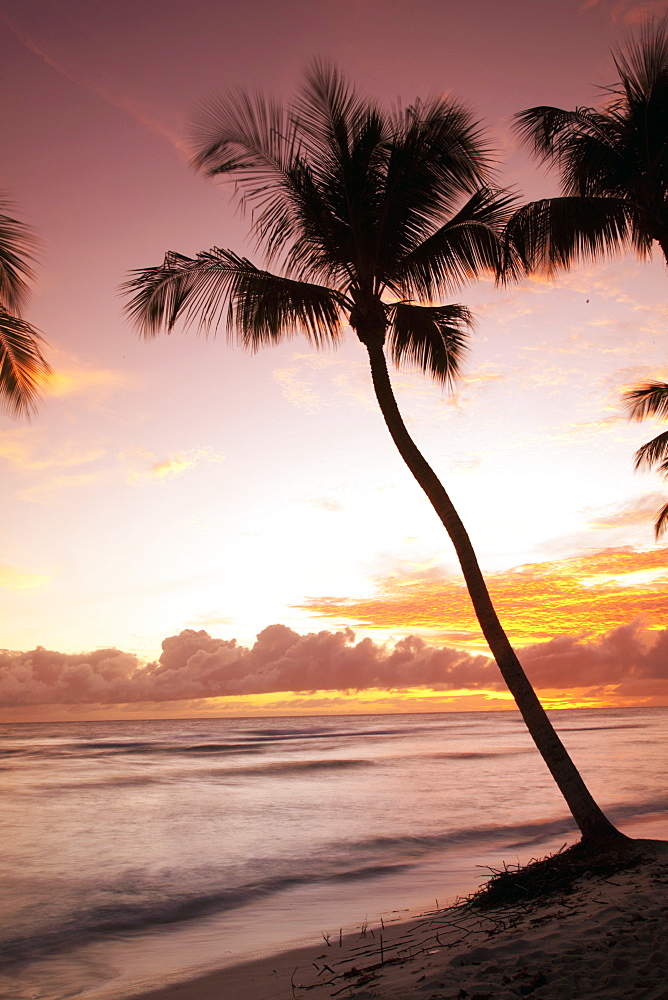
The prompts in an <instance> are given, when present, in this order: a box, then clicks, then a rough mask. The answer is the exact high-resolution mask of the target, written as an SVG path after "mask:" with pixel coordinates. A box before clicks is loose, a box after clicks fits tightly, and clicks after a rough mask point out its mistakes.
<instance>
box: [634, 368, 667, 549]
mask: <svg viewBox="0 0 668 1000" xmlns="http://www.w3.org/2000/svg"><path fill="white" fill-rule="evenodd" d="M625 398H626V403H627V406H628V412H629V416H630V418H631V419H632V420H644V419H645V417H650V416H656V417H668V384H667V383H666V382H646V383H645V384H644V385H639V386H636V388H635V389H630V390H629V392H627V393H626V396H625ZM643 466H647V467H648V468H650V469H651V468H657V469H658V470H659V472H663V473H664V474H665V475H666V476H667V477H668V431H663V433H662V434H657V436H656V437H655V438H652V440H651V441H648V442H647V444H644V445H642V447H640V448H639V449H638V451H637V452H636V453H635V467H636V469H640V468H642V467H643ZM666 530H668V503H667V504H665V506H663V507H662V508H661V510H660V511H659V513H658V514H657V518H656V521H655V522H654V532H655V534H656V537H657V538H659V537H660V536H661V535H662V534H663V533H664V531H666Z"/></svg>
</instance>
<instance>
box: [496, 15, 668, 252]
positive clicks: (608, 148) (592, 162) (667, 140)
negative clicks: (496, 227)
mask: <svg viewBox="0 0 668 1000" xmlns="http://www.w3.org/2000/svg"><path fill="white" fill-rule="evenodd" d="M613 59H614V62H615V67H616V69H617V72H618V74H619V81H618V83H616V84H614V85H612V86H610V87H607V88H605V90H606V91H607V93H608V94H609V95H610V96H609V100H608V101H607V103H606V104H605V105H604V106H603V107H602V108H586V107H582V108H575V110H573V111H565V110H563V109H562V108H554V107H535V108H529V109H527V110H526V111H521V112H519V114H517V115H516V116H515V117H516V119H517V129H518V131H519V133H520V135H521V136H522V138H523V139H524V141H525V142H526V143H527V144H528V145H529V146H530V147H531V149H532V150H533V152H534V154H535V155H536V157H537V158H538V159H539V160H541V161H543V162H546V163H550V164H553V165H554V166H556V167H557V169H558V170H559V173H560V177H561V188H562V196H561V197H558V198H546V199H543V200H541V201H534V202H530V203H529V204H528V205H525V206H524V207H523V208H522V209H520V210H519V211H518V212H517V213H516V215H515V217H514V218H513V219H512V220H511V224H510V227H509V232H510V235H511V237H512V239H513V240H514V241H515V245H516V247H518V248H519V249H520V251H521V253H522V254H523V255H524V258H525V262H526V263H527V264H528V265H529V266H533V267H535V266H547V267H548V269H554V268H557V267H563V266H568V265H569V264H571V263H572V262H573V261H575V260H578V259H594V258H598V257H600V256H602V255H604V254H611V253H616V252H619V251H620V250H623V249H626V248H628V247H632V248H633V249H634V250H635V251H636V253H637V254H639V255H640V256H641V257H643V258H644V257H647V256H648V255H649V254H650V253H651V249H652V246H653V244H654V243H658V244H659V247H660V248H661V250H662V252H663V255H664V258H665V259H666V261H667V262H668V18H664V19H663V20H660V21H650V22H648V23H647V24H645V26H644V27H643V28H642V29H641V32H640V34H639V36H638V37H637V38H635V39H631V40H630V42H629V45H628V48H627V51H626V52H622V51H621V50H617V51H614V52H613Z"/></svg>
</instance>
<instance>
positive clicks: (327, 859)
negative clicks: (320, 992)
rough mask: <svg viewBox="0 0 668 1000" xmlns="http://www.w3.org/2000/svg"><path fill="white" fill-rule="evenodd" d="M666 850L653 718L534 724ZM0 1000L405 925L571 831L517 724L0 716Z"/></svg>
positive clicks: (484, 716)
mask: <svg viewBox="0 0 668 1000" xmlns="http://www.w3.org/2000/svg"><path fill="white" fill-rule="evenodd" d="M550 714H551V718H552V719H553V722H554V724H555V726H556V728H557V729H558V731H559V733H560V734H561V736H562V739H563V741H564V742H565V744H566V745H567V747H568V749H569V751H570V752H571V755H572V756H573V758H574V759H575V762H576V764H577V765H578V767H579V768H580V770H581V772H582V774H583V776H584V777H585V780H586V781H587V783H588V785H589V787H590V789H591V791H592V792H593V794H594V796H595V798H596V799H597V801H598V802H599V804H600V805H601V806H602V807H603V808H604V809H605V811H606V812H607V814H608V815H609V816H610V818H611V819H612V820H613V821H614V822H615V823H616V824H617V825H618V826H619V827H620V828H621V829H622V830H623V831H624V832H625V833H628V834H630V835H631V836H640V837H654V838H661V839H663V838H665V839H668V792H667V791H666V783H665V778H666V772H667V770H668V768H667V764H668V739H667V737H668V709H660V708H652V709H615V710H612V709H597V710H567V711H559V712H552V713H550ZM0 753H1V755H2V759H1V761H0V767H1V774H0V779H1V784H2V811H1V814H0V830H1V834H2V845H3V846H2V855H1V857H0V877H1V883H2V895H1V898H0V995H1V996H2V997H4V998H6V1000H64V998H66V997H75V998H80V1000H113V998H117V1000H118V998H122V997H127V996H129V995H132V994H133V993H134V992H136V991H139V990H140V989H142V988H148V986H149V985H151V986H154V985H157V984H161V983H167V982H170V981H178V979H179V978H183V977H186V976H191V975H194V974H196V973H197V972H202V971H206V970H208V969H211V968H218V967H221V966H224V965H226V964H228V965H229V964H233V963H235V962H237V961H240V960H243V959H247V958H251V957H254V956H256V955H258V954H270V953H272V952H274V953H276V952H279V951H282V950H286V949H287V948H289V947H292V946H294V945H298V944H305V943H306V944H315V943H317V941H318V940H319V939H320V940H322V938H327V937H331V936H332V935H338V934H339V929H340V928H343V930H344V932H345V930H346V929H349V930H350V929H353V928H355V927H361V926H362V925H364V924H365V923H367V924H368V925H369V926H374V925H377V924H378V922H379V921H380V919H381V916H383V918H384V919H386V920H387V919H398V918H403V917H404V916H405V917H409V916H412V915H414V914H415V913H418V912H423V911H425V910H428V909H433V908H434V907H435V906H443V905H447V904H449V903H452V902H453V901H454V900H455V899H456V898H457V897H458V896H459V897H461V896H463V895H466V894H468V893H470V892H472V891H474V890H475V889H476V888H477V887H478V885H479V884H480V882H481V881H484V880H485V878H486V877H489V869H490V868H499V867H501V866H502V865H503V864H504V863H509V864H513V863H516V862H518V861H519V862H525V861H528V860H530V859H531V858H533V857H540V856H542V855H544V854H545V853H547V852H548V851H553V850H557V849H559V848H560V847H561V846H563V845H564V844H566V843H572V842H573V841H575V840H576V839H577V832H576V830H575V828H574V825H573V822H572V820H571V819H570V816H569V815H568V813H567V810H566V807H565V805H564V803H563V801H562V799H561V797H560V795H559V793H558V791H557V789H556V786H555V785H554V783H553V781H552V779H551V777H550V775H549V773H548V771H547V769H546V767H545V765H544V764H543V762H542V760H541V759H540V757H539V756H538V754H537V752H536V751H535V749H534V748H533V744H532V743H531V740H530V739H529V736H528V734H527V732H526V730H525V728H524V725H523V723H522V720H521V718H520V717H519V715H518V713H516V712H513V711H508V712H489V713H482V712H478V713H476V712H467V713H447V714H428V715H382V716H381V715H377V716H373V715H368V716H338V717H331V716H328V717H309V718H294V717H293V718H275V719H267V718H262V719H251V718H240V719H229V718H225V719H206V720H177V721H174V720H169V721H164V720H160V721H144V722H136V721H132V722H82V723H80V722H76V723H51V724H47V723H41V724H39V725H37V724H35V725H32V724H21V725H4V726H0Z"/></svg>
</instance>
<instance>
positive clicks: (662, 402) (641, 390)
mask: <svg viewBox="0 0 668 1000" xmlns="http://www.w3.org/2000/svg"><path fill="white" fill-rule="evenodd" d="M624 398H625V400H626V404H627V408H628V413H629V417H630V418H631V419H632V420H644V419H645V417H668V383H666V382H646V383H645V384H644V385H638V386H636V387H635V389H629V391H628V392H627V393H626V395H625V397H624Z"/></svg>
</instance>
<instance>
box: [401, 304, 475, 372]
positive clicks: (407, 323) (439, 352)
mask: <svg viewBox="0 0 668 1000" xmlns="http://www.w3.org/2000/svg"><path fill="white" fill-rule="evenodd" d="M388 312H389V315H390V320H391V322H390V328H389V330H388V336H387V344H388V349H389V352H390V356H391V358H392V360H393V361H394V363H395V364H396V365H397V366H402V365H405V364H408V365H411V366H414V367H416V368H419V369H420V371H422V372H425V373H426V374H428V375H431V376H432V378H433V379H435V380H436V381H437V382H439V383H440V384H441V385H451V384H452V382H453V381H454V380H455V378H456V377H457V375H458V373H459V369H460V367H461V363H462V361H463V359H464V356H465V354H466V351H467V339H468V331H469V329H470V328H471V326H472V325H473V317H472V315H471V313H470V312H469V310H468V309H467V308H466V307H465V306H460V305H447V306H420V305H416V304H414V303H410V302H398V303H396V304H394V305H392V306H390V307H388Z"/></svg>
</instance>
